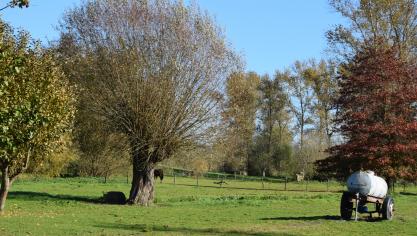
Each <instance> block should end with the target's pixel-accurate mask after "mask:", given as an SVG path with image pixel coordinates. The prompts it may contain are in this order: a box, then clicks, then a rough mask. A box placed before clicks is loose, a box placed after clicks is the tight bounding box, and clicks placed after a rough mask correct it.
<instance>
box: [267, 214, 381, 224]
mask: <svg viewBox="0 0 417 236" xmlns="http://www.w3.org/2000/svg"><path fill="white" fill-rule="evenodd" d="M260 220H283V221H285V220H301V221H315V220H337V221H341V220H342V218H340V216H330V215H323V216H283V217H271V218H261V219H260ZM350 221H354V219H353V218H352V219H351V220H350ZM358 221H367V222H380V221H383V219H382V218H381V217H359V218H358Z"/></svg>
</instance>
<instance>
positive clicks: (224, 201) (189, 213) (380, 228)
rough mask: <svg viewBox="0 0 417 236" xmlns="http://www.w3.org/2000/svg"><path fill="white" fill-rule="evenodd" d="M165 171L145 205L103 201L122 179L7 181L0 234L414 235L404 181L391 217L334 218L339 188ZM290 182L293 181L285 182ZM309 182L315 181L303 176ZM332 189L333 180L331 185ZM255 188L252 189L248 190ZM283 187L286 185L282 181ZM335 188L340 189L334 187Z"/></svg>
mask: <svg viewBox="0 0 417 236" xmlns="http://www.w3.org/2000/svg"><path fill="white" fill-rule="evenodd" d="M172 181H173V180H172V179H170V178H168V179H167V180H166V181H165V180H164V183H162V184H161V183H156V201H155V204H154V205H153V206H151V207H145V208H144V207H137V206H120V205H106V204H101V203H100V201H99V200H100V197H102V194H103V192H107V191H123V192H124V193H125V194H127V193H128V191H129V184H127V183H126V180H125V179H113V180H111V181H110V182H109V183H106V184H105V183H103V181H102V180H100V179H94V178H75V179H38V180H36V181H34V180H32V179H25V180H21V181H18V182H16V183H15V185H14V186H13V187H12V192H11V194H10V196H9V199H8V201H7V206H6V212H5V213H4V214H3V215H2V216H0V235H142V234H145V235H364V234H369V235H415V233H416V232H417V204H416V202H417V194H416V192H417V191H416V189H415V187H409V188H408V189H407V192H406V193H404V194H399V193H397V194H395V195H394V199H395V203H396V212H395V217H394V220H393V221H380V220H374V221H370V220H369V219H368V218H367V217H366V216H365V215H362V218H361V220H360V221H358V222H353V221H349V222H347V221H342V220H340V219H339V201H340V196H341V193H340V192H338V191H339V190H336V191H332V192H326V191H316V192H308V191H307V192H306V191H304V188H303V190H300V191H295V190H291V191H283V190H282V189H280V187H281V186H274V188H272V187H271V188H265V189H264V190H262V189H261V188H259V187H260V186H259V185H258V184H259V183H253V182H251V183H244V182H239V181H236V182H233V180H229V181H228V183H229V184H230V185H232V187H230V188H229V187H222V188H220V187H216V186H215V185H213V186H207V187H204V186H202V185H204V184H206V185H209V184H210V183H211V182H213V181H212V180H204V179H202V180H199V184H201V185H200V186H199V187H196V186H194V185H192V183H193V182H194V181H195V180H194V179H192V178H178V177H177V179H176V185H174V184H173V182H172ZM291 184H293V185H294V186H295V187H296V186H297V183H291ZM310 184H311V185H310V186H314V185H317V187H319V186H318V185H320V184H321V183H310ZM334 185H336V186H332V187H333V188H334V189H337V188H339V184H336V183H335V184H334ZM252 187H257V189H252ZM287 187H288V186H287ZM340 190H341V189H340Z"/></svg>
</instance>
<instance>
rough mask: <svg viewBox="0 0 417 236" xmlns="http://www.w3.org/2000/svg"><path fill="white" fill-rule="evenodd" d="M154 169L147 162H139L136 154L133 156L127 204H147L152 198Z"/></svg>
mask: <svg viewBox="0 0 417 236" xmlns="http://www.w3.org/2000/svg"><path fill="white" fill-rule="evenodd" d="M153 171H154V169H153V167H152V165H150V164H148V163H141V161H140V159H139V158H138V156H134V157H133V176H132V186H131V188H130V194H129V199H128V204H132V205H133V204H138V205H142V206H149V205H150V204H152V202H153V199H154V175H153V174H154V173H153Z"/></svg>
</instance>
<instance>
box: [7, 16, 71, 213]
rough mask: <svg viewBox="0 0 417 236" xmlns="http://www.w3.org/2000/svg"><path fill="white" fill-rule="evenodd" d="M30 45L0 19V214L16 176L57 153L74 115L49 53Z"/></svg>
mask: <svg viewBox="0 0 417 236" xmlns="http://www.w3.org/2000/svg"><path fill="white" fill-rule="evenodd" d="M31 41H32V39H31V38H30V36H29V34H28V33H27V32H24V31H19V32H18V33H15V30H14V29H13V28H12V27H11V26H10V25H8V24H6V23H4V22H3V21H1V20H0V173H1V181H0V183H1V184H0V212H1V211H3V210H4V207H5V204H6V198H7V195H8V192H9V189H10V187H11V185H12V184H13V182H14V181H15V180H16V178H17V177H18V176H19V175H20V174H22V173H23V172H25V171H26V169H27V168H28V167H29V165H32V167H33V168H36V167H39V166H38V165H40V164H42V163H46V162H50V161H51V160H52V159H51V158H53V157H52V156H51V153H54V152H55V153H56V152H58V151H60V150H62V147H63V145H64V144H65V143H66V140H65V139H66V136H65V134H66V133H69V132H70V131H71V128H72V119H73V116H74V112H75V107H74V104H75V99H74V97H75V94H74V88H73V87H72V86H71V85H70V84H69V81H67V78H66V77H65V76H64V74H63V72H62V69H61V67H59V66H58V65H57V63H56V57H55V56H54V54H53V52H52V51H51V50H48V49H44V48H42V47H41V46H40V45H39V43H31ZM55 163H56V162H55Z"/></svg>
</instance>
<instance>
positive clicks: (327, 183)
mask: <svg viewBox="0 0 417 236" xmlns="http://www.w3.org/2000/svg"><path fill="white" fill-rule="evenodd" d="M326 185H327V192H329V179H327V182H326Z"/></svg>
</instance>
